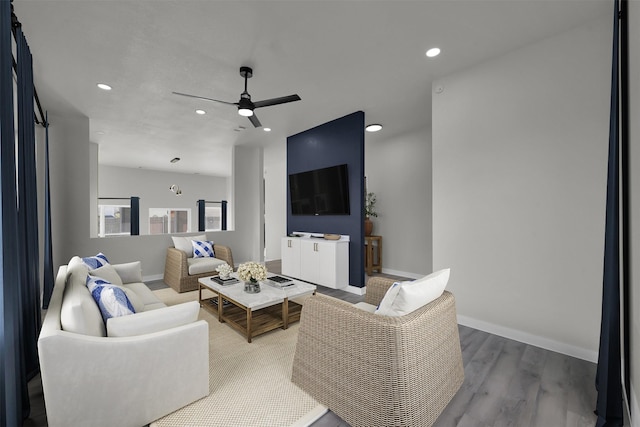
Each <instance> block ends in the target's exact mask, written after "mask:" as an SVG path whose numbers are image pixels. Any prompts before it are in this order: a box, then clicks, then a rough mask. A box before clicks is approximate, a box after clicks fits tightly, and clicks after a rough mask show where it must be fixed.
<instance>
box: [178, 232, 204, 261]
mask: <svg viewBox="0 0 640 427" xmlns="http://www.w3.org/2000/svg"><path fill="white" fill-rule="evenodd" d="M171 239H172V240H173V246H174V247H175V248H176V249H179V250H181V251H182V252H184V253H186V254H187V258H192V257H193V248H192V246H191V241H192V240H207V236H206V235H205V234H200V235H198V236H187V237H181V236H171Z"/></svg>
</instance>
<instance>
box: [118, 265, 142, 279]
mask: <svg viewBox="0 0 640 427" xmlns="http://www.w3.org/2000/svg"><path fill="white" fill-rule="evenodd" d="M113 268H114V269H115V270H116V272H117V273H118V276H120V279H122V283H135V282H142V263H141V262H140V261H134V262H127V263H125V264H113Z"/></svg>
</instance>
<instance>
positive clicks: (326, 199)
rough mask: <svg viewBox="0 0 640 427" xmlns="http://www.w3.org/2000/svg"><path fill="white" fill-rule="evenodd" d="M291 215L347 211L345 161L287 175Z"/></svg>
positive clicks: (346, 213) (347, 186)
mask: <svg viewBox="0 0 640 427" xmlns="http://www.w3.org/2000/svg"><path fill="white" fill-rule="evenodd" d="M289 195H290V198H291V214H292V215H349V173H348V170H347V165H346V164H344V165H337V166H331V167H328V168H322V169H315V170H310V171H306V172H299V173H293V174H291V175H289Z"/></svg>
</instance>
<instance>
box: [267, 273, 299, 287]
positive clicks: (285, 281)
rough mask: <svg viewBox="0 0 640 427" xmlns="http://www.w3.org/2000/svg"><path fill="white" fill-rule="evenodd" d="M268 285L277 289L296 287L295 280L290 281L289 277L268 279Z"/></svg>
mask: <svg viewBox="0 0 640 427" xmlns="http://www.w3.org/2000/svg"><path fill="white" fill-rule="evenodd" d="M267 283H268V284H270V285H271V286H275V287H276V288H287V287H289V286H293V285H295V283H293V280H291V279H289V278H288V277H282V276H271V277H268V278H267Z"/></svg>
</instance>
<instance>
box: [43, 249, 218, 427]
mask: <svg viewBox="0 0 640 427" xmlns="http://www.w3.org/2000/svg"><path fill="white" fill-rule="evenodd" d="M78 261H80V262H78ZM112 267H113V268H114V269H115V271H116V272H118V275H119V276H120V277H121V278H122V282H123V288H125V289H126V293H127V296H129V297H131V298H130V299H131V302H132V303H134V300H135V304H134V306H137V307H136V313H135V314H130V315H127V316H122V317H114V318H110V319H108V321H107V326H106V327H105V325H104V321H103V319H102V316H101V314H100V310H99V308H98V305H97V304H96V303H95V301H94V300H93V298H92V296H91V293H90V292H89V290H88V288H87V287H86V286H85V283H86V278H87V274H88V270H87V267H86V266H84V265H83V264H82V263H81V260H80V259H79V258H77V257H74V258H73V259H72V260H71V261H70V262H69V265H67V266H62V267H60V269H59V271H58V275H57V277H56V283H55V286H54V290H53V295H52V297H51V301H50V303H49V308H48V310H47V313H46V315H45V318H44V321H43V325H42V329H41V332H40V336H39V339H38V352H39V358H40V370H41V376H42V387H43V391H44V399H45V406H46V412H47V420H48V424H49V426H52V427H56V426H80V425H81V426H110V427H111V426H119V427H124V426H132V427H140V426H143V425H146V424H149V423H151V422H152V421H154V420H156V419H158V418H161V417H162V416H164V415H167V414H169V413H171V412H173V411H175V410H177V409H179V408H181V407H183V406H185V405H187V404H189V403H191V402H193V401H195V400H197V399H200V398H202V397H204V396H207V395H208V394H209V326H208V324H207V323H206V322H205V321H204V320H197V316H198V311H199V307H198V303H197V302H190V303H185V304H179V305H175V306H171V307H167V306H165V304H163V303H162V302H161V301H160V300H159V299H158V298H157V297H156V296H155V295H154V293H153V292H152V291H150V290H149V288H148V287H147V286H146V285H145V284H144V283H142V274H141V269H140V266H139V263H129V264H121V265H113V266H112ZM100 277H102V276H100ZM107 333H109V335H117V336H107Z"/></svg>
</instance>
